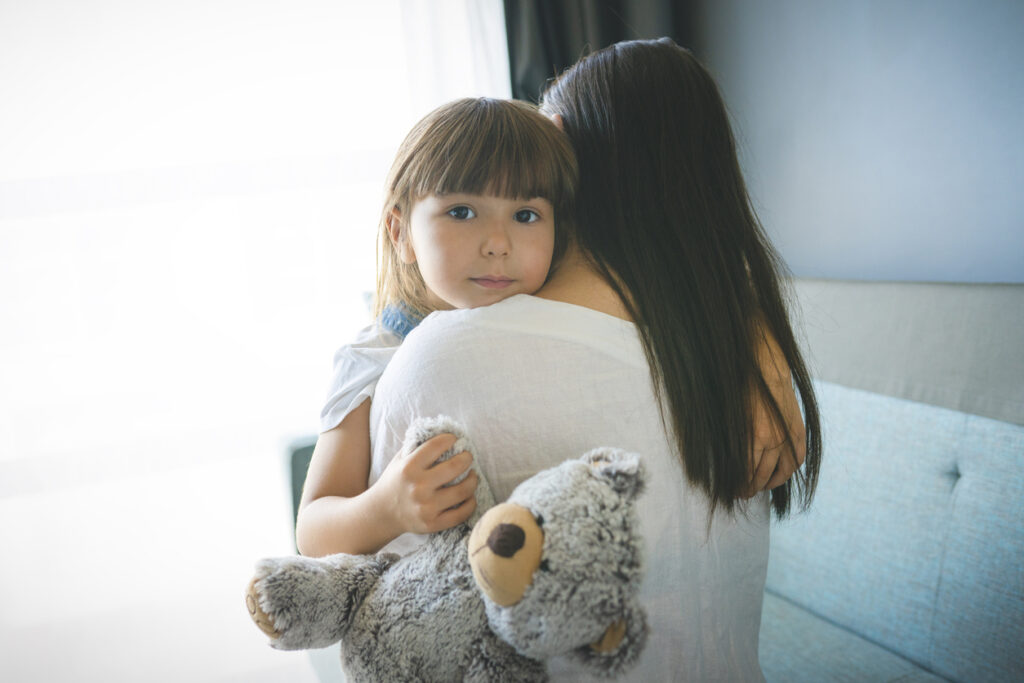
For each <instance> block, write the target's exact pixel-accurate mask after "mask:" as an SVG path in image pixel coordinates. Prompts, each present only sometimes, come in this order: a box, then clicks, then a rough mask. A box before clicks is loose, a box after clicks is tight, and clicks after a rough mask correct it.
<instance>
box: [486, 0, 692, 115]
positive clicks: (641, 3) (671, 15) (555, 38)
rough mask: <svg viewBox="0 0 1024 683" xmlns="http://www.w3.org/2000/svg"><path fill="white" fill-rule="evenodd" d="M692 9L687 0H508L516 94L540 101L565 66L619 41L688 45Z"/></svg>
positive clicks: (690, 34) (507, 18) (507, 12)
mask: <svg viewBox="0 0 1024 683" xmlns="http://www.w3.org/2000/svg"><path fill="white" fill-rule="evenodd" d="M693 12H694V8H693V3H692V2H691V1H687V0H505V26H506V31H507V33H508V55H509V67H510V70H511V77H512V96H513V97H514V98H516V99H520V100H528V101H530V102H537V101H538V100H539V99H540V94H541V92H543V90H544V88H545V86H546V85H547V83H548V81H549V80H551V79H552V78H554V77H555V76H556V75H558V74H559V73H561V72H562V71H563V70H565V69H566V67H569V66H572V65H573V64H574V63H575V62H576V60H578V59H579V58H580V57H582V56H583V55H585V54H588V53H590V52H593V51H594V50H599V49H601V48H602V47H606V46H608V45H611V44H612V43H616V42H618V41H620V40H635V39H638V38H661V37H662V36H668V37H669V38H672V39H673V40H675V41H676V42H677V43H679V44H680V45H684V46H687V47H690V42H691V40H692V33H691V32H692V27H693V23H694V22H693Z"/></svg>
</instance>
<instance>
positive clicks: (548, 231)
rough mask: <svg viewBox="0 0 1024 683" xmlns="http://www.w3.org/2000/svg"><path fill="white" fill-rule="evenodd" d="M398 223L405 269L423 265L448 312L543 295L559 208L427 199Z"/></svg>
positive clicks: (491, 199)
mask: <svg viewBox="0 0 1024 683" xmlns="http://www.w3.org/2000/svg"><path fill="white" fill-rule="evenodd" d="M410 214H411V215H409V216H395V218H393V219H392V220H391V226H390V232H391V239H392V241H393V243H394V245H395V248H396V250H397V251H398V255H399V257H400V258H401V259H402V260H403V261H404V262H405V263H416V264H418V265H419V270H420V274H421V275H422V276H423V281H424V282H425V283H426V285H427V288H428V289H429V290H430V292H431V294H432V296H433V298H434V299H435V301H433V302H432V303H433V304H434V305H436V306H437V307H438V308H440V309H444V308H475V307H477V306H486V305H488V304H493V303H497V302H498V301H501V300H502V299H506V298H508V297H510V296H512V295H514V294H532V293H533V292H535V291H537V290H538V289H540V286H541V285H542V284H544V280H545V279H546V278H547V275H548V268H550V267H551V254H552V251H553V250H554V244H555V221H554V218H555V217H554V209H553V208H552V206H551V202H549V201H548V200H546V199H542V198H540V197H534V198H532V199H507V198H505V197H495V196H492V195H479V194H464V193H457V194H447V195H427V196H426V197H423V198H421V199H420V200H419V201H417V202H416V203H415V204H413V207H412V211H411V212H410Z"/></svg>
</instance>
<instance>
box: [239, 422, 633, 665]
mask: <svg viewBox="0 0 1024 683" xmlns="http://www.w3.org/2000/svg"><path fill="white" fill-rule="evenodd" d="M442 433H450V434H454V435H455V436H456V437H457V440H456V442H455V445H454V446H453V447H452V448H451V449H449V451H447V452H446V453H445V454H444V455H443V456H441V459H442V460H443V459H446V458H448V457H451V456H452V455H454V454H455V453H459V452H462V451H464V450H468V451H470V452H472V453H474V454H477V453H478V451H476V450H475V449H474V448H473V446H472V444H471V443H470V441H469V438H468V436H467V435H466V432H465V429H464V428H463V427H462V426H461V425H460V424H458V423H457V422H456V421H454V420H452V419H451V418H447V417H444V416H440V417H437V418H426V419H419V420H417V421H415V422H414V423H413V425H412V426H411V427H410V428H409V431H408V433H407V435H406V439H405V445H404V447H403V453H404V454H408V453H410V452H411V451H412V450H414V449H415V448H416V447H417V446H419V445H420V444H422V443H423V442H425V441H427V440H428V439H430V438H432V437H434V436H436V435H438V434H442ZM399 457H402V456H399ZM478 475H479V471H478ZM643 487H644V471H643V467H642V463H641V461H640V458H639V456H637V455H635V454H630V453H626V452H624V451H621V450H619V449H614V448H598V449H594V450H592V451H590V452H588V453H586V454H585V455H583V456H582V457H579V458H575V459H570V460H567V461H565V462H563V463H562V464H560V465H558V466H556V467H553V468H551V469H548V470H544V471H542V472H539V473H538V474H536V475H534V476H533V477H531V478H530V479H527V480H526V481H524V482H522V483H521V484H520V485H519V486H518V487H517V488H516V489H515V491H513V493H512V494H511V496H510V497H509V499H508V500H507V501H506V502H504V503H501V504H495V502H494V498H493V496H492V494H491V492H490V490H489V487H488V486H487V483H486V481H485V480H484V478H483V477H480V478H479V484H478V486H477V491H476V497H477V510H476V511H475V512H474V514H473V515H472V516H471V517H470V519H469V520H467V521H466V522H465V523H462V524H459V525H457V526H455V527H452V528H450V529H447V530H445V531H441V532H438V533H435V534H433V535H431V536H429V537H428V538H427V540H426V542H425V543H424V544H423V545H422V546H420V547H419V548H417V549H416V550H415V551H413V552H411V553H409V554H408V555H406V556H404V557H398V556H397V555H394V554H387V553H379V554H377V555H358V556H357V555H347V554H338V555H332V556H329V557H324V558H319V559H316V558H308V557H285V558H278V559H266V560H262V561H260V562H259V563H258V564H257V567H256V575H255V576H254V577H253V579H252V581H251V582H250V584H249V591H248V595H247V599H246V601H247V604H248V608H249V612H250V615H251V616H252V618H253V620H254V621H255V622H256V624H257V625H258V626H259V627H260V628H261V629H262V630H263V631H264V632H265V633H266V634H267V635H269V636H270V639H271V641H270V644H271V645H272V646H273V647H275V648H278V649H283V650H294V649H307V648H320V647H326V646H328V645H331V644H333V643H335V642H337V641H339V640H340V641H341V652H342V665H343V668H344V669H345V672H346V674H347V676H348V679H349V680H355V681H458V680H464V681H543V680H546V679H547V668H546V661H547V660H548V659H549V658H551V657H555V656H559V655H566V656H568V657H571V658H573V659H575V660H577V661H579V662H581V663H582V665H583V666H584V667H586V668H587V669H588V670H589V671H591V672H592V673H593V675H595V676H599V677H612V676H615V675H617V674H620V673H622V672H623V671H625V670H627V669H628V668H629V667H630V666H631V665H633V664H634V663H635V662H636V661H637V659H638V658H639V656H640V653H641V652H642V650H643V647H644V644H645V642H646V638H647V621H646V616H645V613H644V610H643V607H642V606H641V604H640V601H639V599H638V591H639V588H640V583H641V579H642V576H643V567H642V554H643V547H642V539H641V537H640V535H639V533H638V531H637V529H638V526H639V525H638V523H637V520H636V499H637V497H638V496H639V495H640V493H641V492H642V490H643Z"/></svg>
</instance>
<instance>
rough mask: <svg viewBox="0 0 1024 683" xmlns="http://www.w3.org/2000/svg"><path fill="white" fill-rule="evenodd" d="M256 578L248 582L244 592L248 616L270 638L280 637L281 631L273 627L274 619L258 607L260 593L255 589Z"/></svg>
mask: <svg viewBox="0 0 1024 683" xmlns="http://www.w3.org/2000/svg"><path fill="white" fill-rule="evenodd" d="M258 580H259V579H258V577H255V576H254V577H252V580H251V581H250V582H249V588H248V590H247V591H246V593H245V606H246V607H247V608H248V609H249V616H250V617H252V620H253V622H254V623H255V624H256V625H257V626H258V627H259V629H260V630H261V631H263V632H264V633H266V634H267V635H268V636H270V638H271V639H273V640H276V639H278V638H280V637H281V633H280V631H278V630H277V629H276V628H274V621H273V620H272V619H271V618H270V615H268V614H267V613H266V612H264V611H263V608H262V607H260V594H259V591H258V590H257V589H256V582H257V581H258Z"/></svg>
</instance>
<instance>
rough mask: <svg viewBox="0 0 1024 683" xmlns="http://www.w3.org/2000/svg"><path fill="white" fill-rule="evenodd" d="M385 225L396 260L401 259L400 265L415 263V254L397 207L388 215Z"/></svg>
mask: <svg viewBox="0 0 1024 683" xmlns="http://www.w3.org/2000/svg"><path fill="white" fill-rule="evenodd" d="M387 224H388V236H389V237H390V238H391V244H392V245H393V246H394V247H395V253H397V254H398V258H400V259H402V263H406V264H412V263H416V252H415V251H414V250H413V248H412V240H410V239H409V235H408V230H405V229H404V226H403V224H402V212H401V211H399V210H398V207H397V206H396V207H395V208H393V209H391V212H390V213H388V217H387Z"/></svg>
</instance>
